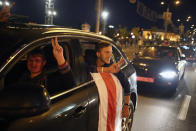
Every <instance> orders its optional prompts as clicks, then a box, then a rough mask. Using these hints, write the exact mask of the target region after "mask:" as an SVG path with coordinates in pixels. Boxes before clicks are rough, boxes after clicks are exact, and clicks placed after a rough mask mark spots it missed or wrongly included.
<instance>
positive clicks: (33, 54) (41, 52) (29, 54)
mask: <svg viewBox="0 0 196 131" xmlns="http://www.w3.org/2000/svg"><path fill="white" fill-rule="evenodd" d="M36 55H39V56H41V57H42V59H43V60H46V57H45V53H44V51H43V50H42V49H35V50H33V51H31V52H29V53H28V54H27V59H29V57H30V56H36Z"/></svg>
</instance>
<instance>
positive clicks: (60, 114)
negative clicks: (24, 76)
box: [5, 38, 96, 131]
mask: <svg viewBox="0 0 196 131" xmlns="http://www.w3.org/2000/svg"><path fill="white" fill-rule="evenodd" d="M50 40H51V39H44V40H43V39H42V40H36V41H37V42H35V43H33V42H32V43H31V46H28V43H27V44H26V46H24V47H23V48H21V49H19V50H18V51H17V53H16V54H17V56H18V57H17V58H15V59H12V63H16V64H17V62H18V61H19V60H20V59H22V58H23V56H25V54H27V53H28V52H29V51H31V50H33V49H34V48H37V47H43V46H45V45H48V46H50V47H51V43H50ZM64 41H65V39H63V38H62V39H60V40H59V43H60V44H61V45H62V46H66V47H67V48H66V51H67V52H68V54H69V56H66V58H67V59H69V62H70V65H72V66H73V65H75V64H78V62H77V59H79V58H78V55H75V51H74V49H72V47H71V46H69V45H70V44H69V41H68V40H66V42H64ZM64 43H66V44H64ZM64 49H65V48H64ZM19 56H20V57H19ZM70 56H72V57H70ZM73 57H74V59H73ZM16 64H15V65H16ZM14 67H15V66H13V68H14ZM19 67H21V66H19ZM21 69H23V68H21ZM72 70H73V72H74V71H75V70H76V68H75V67H74V66H73V68H72ZM80 70H83V68H82V67H81V68H80ZM10 73H13V72H12V71H10ZM8 75H9V73H8ZM9 76H11V75H9ZM5 77H6V76H5ZM74 77H75V79H76V80H81V78H80V77H83V76H81V75H80V74H77V75H74ZM89 84H90V83H88V84H87V83H82V82H81V81H78V82H77V84H76V86H74V87H72V88H70V89H69V90H59V91H58V92H57V93H55V94H51V95H50V100H51V103H50V108H49V110H47V111H46V112H43V113H41V114H37V115H34V116H31V115H30V114H29V116H28V117H22V116H21V117H19V118H17V119H15V120H13V121H10V123H9V128H8V130H10V131H15V130H20V131H26V130H28V131H31V130H32V131H35V130H37V131H39V130H40V131H41V130H51V131H54V130H57V131H61V130H63V131H64V130H68V131H78V130H80V131H86V130H88V129H87V128H88V124H87V122H88V121H89V119H88V106H89V100H88V95H89V94H88V93H89V90H90V89H91V86H89ZM54 88H58V87H55V86H54ZM91 92H92V91H91ZM49 93H50V92H49ZM92 94H93V92H92ZM95 102H96V101H95ZM95 102H94V103H95ZM95 104H96V103H95Z"/></svg>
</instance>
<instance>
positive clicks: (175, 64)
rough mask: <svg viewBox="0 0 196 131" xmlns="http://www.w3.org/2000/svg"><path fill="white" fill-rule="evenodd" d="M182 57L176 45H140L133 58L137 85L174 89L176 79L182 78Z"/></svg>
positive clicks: (184, 62)
mask: <svg viewBox="0 0 196 131" xmlns="http://www.w3.org/2000/svg"><path fill="white" fill-rule="evenodd" d="M184 59H185V58H184V57H183V54H182V53H181V51H180V48H178V47H173V46H141V47H140V49H139V52H138V53H136V57H135V59H134V60H133V65H134V67H135V69H136V72H137V82H138V87H140V86H141V87H143V86H150V87H156V88H160V87H163V88H167V89H168V88H169V89H171V90H173V91H175V89H176V87H177V84H178V81H179V80H180V79H182V78H183V74H184V70H185V64H186V61H185V60H184Z"/></svg>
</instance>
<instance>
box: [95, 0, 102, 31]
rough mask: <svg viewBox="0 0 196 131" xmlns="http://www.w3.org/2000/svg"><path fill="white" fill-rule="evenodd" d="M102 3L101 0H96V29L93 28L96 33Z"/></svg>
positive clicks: (98, 26)
mask: <svg viewBox="0 0 196 131" xmlns="http://www.w3.org/2000/svg"><path fill="white" fill-rule="evenodd" d="M102 3H103V0H97V20H96V30H95V32H96V33H99V28H100V15H101V10H102Z"/></svg>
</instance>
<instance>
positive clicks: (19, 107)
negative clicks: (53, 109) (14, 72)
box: [0, 84, 50, 118]
mask: <svg viewBox="0 0 196 131" xmlns="http://www.w3.org/2000/svg"><path fill="white" fill-rule="evenodd" d="M49 105H50V97H49V94H48V92H47V90H46V89H45V88H43V87H41V86H38V85H32V84H14V85H12V86H9V87H5V88H4V89H3V90H1V91H0V116H5V117H11V118H15V117H23V116H32V115H36V114H39V113H42V112H44V111H46V110H48V109H49Z"/></svg>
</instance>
